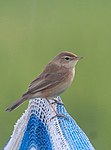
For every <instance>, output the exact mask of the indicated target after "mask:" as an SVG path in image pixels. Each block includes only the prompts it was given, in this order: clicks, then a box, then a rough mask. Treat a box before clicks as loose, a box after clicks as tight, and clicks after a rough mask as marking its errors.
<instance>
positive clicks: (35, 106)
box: [4, 97, 94, 150]
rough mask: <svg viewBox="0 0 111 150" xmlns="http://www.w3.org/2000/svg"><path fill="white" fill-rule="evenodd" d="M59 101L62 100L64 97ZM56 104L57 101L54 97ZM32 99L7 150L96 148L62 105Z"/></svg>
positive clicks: (91, 149)
mask: <svg viewBox="0 0 111 150" xmlns="http://www.w3.org/2000/svg"><path fill="white" fill-rule="evenodd" d="M58 100H59V101H60V102H62V100H61V99H60V97H58ZM50 102H51V103H52V102H53V101H52V100H50ZM52 105H53V107H54V109H55V110H56V111H57V112H58V114H64V116H65V117H64V116H63V117H62V116H58V117H54V116H55V115H56V114H55V112H54V110H53V108H52V107H51V105H50V104H49V103H48V102H47V100H46V99H40V98H36V99H32V100H30V101H29V105H28V108H27V110H26V111H25V113H24V114H23V115H22V116H21V118H20V119H19V120H18V121H17V123H16V125H15V126H14V131H13V134H12V136H11V138H10V140H9V142H8V143H7V144H6V146H5V147H4V150H94V147H93V146H92V144H91V143H90V141H89V139H88V138H87V136H86V135H85V133H84V132H83V131H82V130H81V128H80V127H79V126H78V125H77V123H76V122H75V121H74V119H73V118H72V117H71V116H70V115H69V114H68V112H67V111H66V109H65V107H64V106H63V105H61V104H56V103H54V104H53V103H52Z"/></svg>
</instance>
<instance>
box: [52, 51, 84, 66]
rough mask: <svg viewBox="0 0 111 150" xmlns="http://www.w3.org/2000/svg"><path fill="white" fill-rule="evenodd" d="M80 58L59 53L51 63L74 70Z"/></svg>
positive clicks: (67, 53)
mask: <svg viewBox="0 0 111 150" xmlns="http://www.w3.org/2000/svg"><path fill="white" fill-rule="evenodd" d="M81 58H82V57H79V56H77V55H76V54H73V53H71V52H67V51H65V52H61V53H59V54H58V55H57V56H56V57H55V58H54V59H53V61H54V62H55V63H56V64H58V65H59V66H64V67H66V68H69V69H70V68H74V67H75V66H76V64H77V62H78V61H79V60H80V59H81Z"/></svg>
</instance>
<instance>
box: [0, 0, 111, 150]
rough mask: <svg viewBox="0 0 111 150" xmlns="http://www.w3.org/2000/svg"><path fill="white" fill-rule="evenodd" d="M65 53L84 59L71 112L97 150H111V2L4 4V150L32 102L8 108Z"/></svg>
mask: <svg viewBox="0 0 111 150" xmlns="http://www.w3.org/2000/svg"><path fill="white" fill-rule="evenodd" d="M63 50H68V51H72V52H74V53H76V54H78V55H80V56H84V60H81V61H80V62H79V63H78V65H77V67H76V78H75V81H74V83H73V84H72V86H71V87H70V88H69V89H68V90H67V91H66V92H65V93H64V94H62V95H61V97H62V99H63V101H64V103H65V106H66V108H67V110H68V112H69V113H70V114H71V116H73V118H74V119H75V120H76V121H77V123H78V125H79V126H80V127H81V128H82V129H83V130H84V132H85V133H86V134H87V136H88V137H89V139H90V141H91V143H92V144H93V145H94V147H95V149H97V150H110V149H111V1H110V0H101V1H100V0H93V1H91V0H79V1H78V0H56V1H52V0H47V1H45V0H43V1H39V0H19V1H15V0H10V1H3V0H0V148H1V147H3V145H4V144H6V142H7V141H8V139H9V137H10V135H11V133H12V131H13V126H14V124H15V122H16V121H17V119H18V118H19V117H20V116H21V115H22V113H23V112H24V110H25V109H26V108H27V104H28V102H26V103H24V104H23V105H22V106H21V107H19V109H17V110H15V111H14V112H12V113H8V112H5V108H6V107H7V106H8V105H10V104H11V103H13V102H14V101H16V100H17V99H18V98H20V96H21V95H22V94H23V93H24V92H25V90H26V89H27V87H28V85H29V83H30V82H31V81H32V80H33V79H34V78H35V77H36V76H37V75H38V74H39V73H40V72H41V71H42V69H43V67H44V66H45V64H47V62H48V61H49V60H50V59H52V58H53V57H54V56H55V55H56V54H57V53H58V52H61V51H63Z"/></svg>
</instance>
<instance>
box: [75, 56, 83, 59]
mask: <svg viewBox="0 0 111 150" xmlns="http://www.w3.org/2000/svg"><path fill="white" fill-rule="evenodd" d="M74 59H75V60H80V59H83V57H79V56H77V57H75V58H74Z"/></svg>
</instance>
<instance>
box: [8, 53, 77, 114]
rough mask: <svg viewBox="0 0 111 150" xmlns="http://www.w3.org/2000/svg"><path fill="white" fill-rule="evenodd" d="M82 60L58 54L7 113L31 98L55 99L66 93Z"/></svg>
mask: <svg viewBox="0 0 111 150" xmlns="http://www.w3.org/2000/svg"><path fill="white" fill-rule="evenodd" d="M79 59H80V57H78V56H77V55H75V54H73V53H70V52H62V53H60V54H58V55H57V56H56V57H55V58H54V59H53V60H52V61H51V62H49V64H48V65H47V66H46V67H45V69H44V70H43V72H42V73H41V74H40V75H39V76H38V77H37V78H36V79H35V80H33V81H32V82H31V84H30V85H29V88H28V90H27V92H26V93H25V94H23V95H22V97H21V99H20V100H18V101H17V102H16V103H14V104H13V105H12V106H10V107H8V108H7V109H6V111H12V110H14V109H15V108H16V107H18V106H19V105H20V104H22V103H23V102H24V101H25V100H27V99H31V98H38V97H40V98H46V99H50V98H54V97H57V96H58V95H59V94H61V93H62V92H64V91H65V90H66V89H67V88H68V87H69V85H70V84H71V83H72V81H73V78H74V74H75V65H76V63H77V61H78V60H79Z"/></svg>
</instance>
